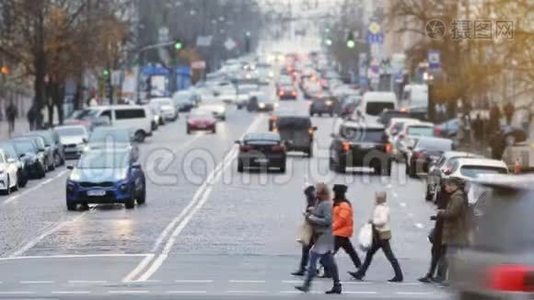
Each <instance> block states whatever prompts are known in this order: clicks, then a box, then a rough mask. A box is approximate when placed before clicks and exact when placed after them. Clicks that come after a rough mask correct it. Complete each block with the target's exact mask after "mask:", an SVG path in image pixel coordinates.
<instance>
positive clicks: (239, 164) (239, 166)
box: [237, 160, 245, 173]
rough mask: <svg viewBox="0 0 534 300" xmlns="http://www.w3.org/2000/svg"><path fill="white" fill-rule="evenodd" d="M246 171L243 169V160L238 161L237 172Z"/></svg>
mask: <svg viewBox="0 0 534 300" xmlns="http://www.w3.org/2000/svg"><path fill="white" fill-rule="evenodd" d="M244 170H245V168H244V167H243V162H242V161H241V160H238V161H237V172H239V173H243V171H244Z"/></svg>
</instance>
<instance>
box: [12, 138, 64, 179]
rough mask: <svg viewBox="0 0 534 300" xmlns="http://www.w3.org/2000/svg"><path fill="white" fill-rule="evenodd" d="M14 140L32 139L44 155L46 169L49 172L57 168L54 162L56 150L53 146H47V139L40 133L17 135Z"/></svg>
mask: <svg viewBox="0 0 534 300" xmlns="http://www.w3.org/2000/svg"><path fill="white" fill-rule="evenodd" d="M13 140H23V141H31V142H32V143H33V144H34V145H35V146H36V147H37V151H38V152H39V153H41V152H42V154H43V155H44V163H45V171H46V172H49V171H52V170H54V169H55V168H56V164H55V162H54V150H53V149H52V147H51V146H46V142H45V139H44V138H43V137H42V136H40V135H32V134H28V135H25V136H20V137H16V138H14V139H13Z"/></svg>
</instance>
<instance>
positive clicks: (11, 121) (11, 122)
mask: <svg viewBox="0 0 534 300" xmlns="http://www.w3.org/2000/svg"><path fill="white" fill-rule="evenodd" d="M8 123H9V133H12V132H13V131H15V119H11V118H10V119H9V120H8Z"/></svg>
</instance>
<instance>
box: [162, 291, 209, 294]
mask: <svg viewBox="0 0 534 300" xmlns="http://www.w3.org/2000/svg"><path fill="white" fill-rule="evenodd" d="M165 293H167V294H207V293H208V292H206V291H167V292H165Z"/></svg>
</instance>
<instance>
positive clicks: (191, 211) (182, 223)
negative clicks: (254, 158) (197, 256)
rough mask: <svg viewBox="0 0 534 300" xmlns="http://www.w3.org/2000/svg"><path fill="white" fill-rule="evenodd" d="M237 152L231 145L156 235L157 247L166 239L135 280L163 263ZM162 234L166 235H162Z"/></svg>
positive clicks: (256, 122) (257, 122) (252, 127)
mask: <svg viewBox="0 0 534 300" xmlns="http://www.w3.org/2000/svg"><path fill="white" fill-rule="evenodd" d="M263 120H264V116H263V115H261V116H259V117H257V118H256V119H255V120H254V121H253V122H252V123H251V124H250V126H249V127H248V128H247V129H246V130H245V132H244V133H243V135H242V136H241V137H240V139H242V138H243V136H245V135H246V134H247V133H249V132H251V131H253V130H255V129H256V128H257V127H258V126H259V125H260V123H261V122H262V121H263ZM237 154H238V150H237V148H235V147H233V148H232V150H230V152H228V153H227V154H226V156H225V157H224V158H223V160H222V161H221V162H220V163H219V164H217V166H216V167H215V169H214V170H213V171H211V172H210V174H209V175H208V177H207V178H206V180H205V181H204V182H203V183H202V185H201V186H200V187H199V188H198V190H197V192H196V193H195V195H194V197H193V199H192V200H191V202H190V203H189V204H188V205H187V207H186V208H185V209H183V210H182V211H181V212H180V214H179V215H178V216H177V217H176V218H175V219H173V220H172V221H171V224H170V225H168V226H167V227H166V228H165V230H164V232H162V233H161V235H160V237H161V236H163V238H161V239H160V237H158V239H157V241H156V243H157V244H156V245H155V246H158V248H159V245H160V244H161V243H163V241H164V240H165V239H167V241H166V242H165V244H164V247H163V249H162V250H161V252H160V254H159V255H158V256H157V257H156V258H155V259H154V260H153V261H152V262H151V264H150V266H149V267H148V269H147V270H146V271H145V272H144V273H142V274H141V275H140V276H139V278H138V279H137V280H136V281H145V280H147V279H149V278H150V276H152V275H153V274H154V273H155V272H156V271H157V270H158V269H159V268H160V267H161V266H162V265H163V262H164V261H165V260H166V259H167V257H168V255H169V253H170V251H171V249H172V247H173V246H174V244H175V242H176V238H177V237H178V235H179V234H180V233H181V232H182V231H183V229H184V228H185V227H186V226H187V224H189V222H190V221H191V219H192V218H193V216H194V215H195V214H196V212H197V211H198V210H200V208H202V207H203V206H204V204H205V203H206V202H207V200H208V198H209V196H210V194H211V191H212V190H213V187H214V186H215V183H217V182H218V181H219V179H220V178H221V176H222V175H223V174H224V171H225V170H226V168H228V167H229V166H231V165H232V161H233V160H234V159H235V157H236V156H237ZM167 228H173V230H172V233H171V234H170V235H169V234H168V233H166V232H165V231H166V229H167ZM164 234H165V235H166V236H164ZM136 268H137V267H136Z"/></svg>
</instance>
